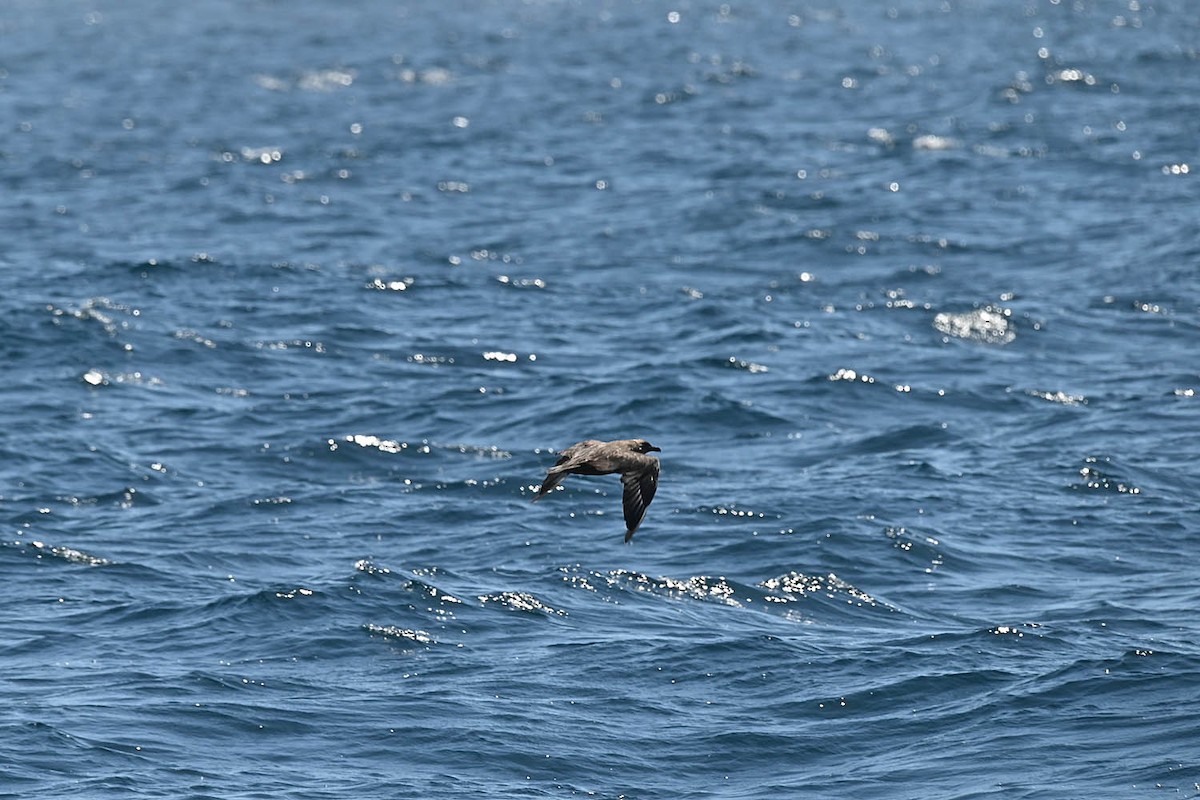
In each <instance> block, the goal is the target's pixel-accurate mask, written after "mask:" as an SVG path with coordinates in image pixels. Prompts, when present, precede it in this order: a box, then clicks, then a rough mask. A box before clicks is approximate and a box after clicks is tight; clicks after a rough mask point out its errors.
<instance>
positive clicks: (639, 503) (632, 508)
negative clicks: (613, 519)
mask: <svg viewBox="0 0 1200 800" xmlns="http://www.w3.org/2000/svg"><path fill="white" fill-rule="evenodd" d="M646 461H647V462H649V463H648V464H646V465H645V466H644V467H643V468H641V469H639V470H633V471H630V472H624V473H622V474H621V483H623V484H625V494H624V497H623V498H622V501H623V502H622V504H623V506H624V510H625V528H626V531H625V541H627V542H628V541H629V540H630V539H632V538H633V534H634V532H635V531H636V530H637V529H638V525H641V524H642V517H644V516H645V515H646V506H648V505H650V501H651V500H653V499H654V493H655V492H656V491H657V490H658V459H655V458H647V459H646Z"/></svg>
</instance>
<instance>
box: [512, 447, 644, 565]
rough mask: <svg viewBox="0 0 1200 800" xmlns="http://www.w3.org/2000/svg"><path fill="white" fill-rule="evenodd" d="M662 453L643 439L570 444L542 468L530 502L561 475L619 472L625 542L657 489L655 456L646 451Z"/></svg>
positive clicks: (555, 482)
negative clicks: (543, 475) (543, 476)
mask: <svg viewBox="0 0 1200 800" xmlns="http://www.w3.org/2000/svg"><path fill="white" fill-rule="evenodd" d="M649 452H662V450H661V449H660V448H658V447H655V446H654V445H652V444H650V443H649V442H647V441H646V440H645V439H618V440H616V441H615V442H600V441H597V440H595V439H586V440H584V441H582V442H579V443H578V444H573V445H571V446H570V447H568V448H567V449H566V450H563V451H562V452H561V453H559V454H558V456H559V458H558V462H557V463H555V465H554V466H553V467H551V468H550V469H548V470H546V480H544V481H543V482H542V488H540V489H538V493H537V496H536V497H534V498H533V502H535V503H536V502H537V501H538V500H541V499H542V498H543V497H545V496H546V494H547V493H549V492H551V491H553V490H554V487H555V486H558V485H559V484H560V483H562V481H563V478H565V477H567V476H568V475H570V474H572V473H574V474H576V475H611V474H612V473H614V472H619V473H621V483H623V484H625V495H624V499H623V502H622V505H623V506H624V508H625V527H626V528H627V530H626V531H625V541H626V542H628V541H629V540H630V539H632V538H633V533H634V531H636V530H637V528H638V525H640V524H641V522H642V517H643V516H645V514H646V506H648V505H650V501H651V500H653V499H654V492H655V490H656V489H658V459H657V458H652V457H650V456H648V455H646V453H649Z"/></svg>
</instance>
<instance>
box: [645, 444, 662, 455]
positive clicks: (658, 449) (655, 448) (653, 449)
mask: <svg viewBox="0 0 1200 800" xmlns="http://www.w3.org/2000/svg"><path fill="white" fill-rule="evenodd" d="M646 452H647V453H661V452H662V448H661V447H655V446H654V445H650V449H649V450H647V451H646Z"/></svg>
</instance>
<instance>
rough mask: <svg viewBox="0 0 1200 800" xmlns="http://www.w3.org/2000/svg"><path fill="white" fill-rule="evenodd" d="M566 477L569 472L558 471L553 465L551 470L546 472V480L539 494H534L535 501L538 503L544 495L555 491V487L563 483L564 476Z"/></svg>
mask: <svg viewBox="0 0 1200 800" xmlns="http://www.w3.org/2000/svg"><path fill="white" fill-rule="evenodd" d="M565 477H567V473H565V472H557V471H555V469H554V468H553V467H551V468H550V471H549V472H547V473H546V480H544V481H542V487H541V488H540V489H538V492H537V494H536V495H534V497H533V502H535V503H536V502H537V501H538V500H541V499H542V498H543V497H545V496H546V495H548V494H550V492H552V491H554V487H556V486H558V485H559V484H560V483H562V482H563V478H565Z"/></svg>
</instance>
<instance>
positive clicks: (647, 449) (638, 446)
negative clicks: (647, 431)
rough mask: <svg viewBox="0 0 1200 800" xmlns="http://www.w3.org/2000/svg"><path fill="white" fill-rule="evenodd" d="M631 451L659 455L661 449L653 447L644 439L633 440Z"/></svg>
mask: <svg viewBox="0 0 1200 800" xmlns="http://www.w3.org/2000/svg"><path fill="white" fill-rule="evenodd" d="M633 449H634V450H636V451H638V452H639V453H651V452H654V453H661V452H662V448H661V447H655V446H654V445H652V444H650V443H649V442H647V441H646V440H645V439H634V440H633Z"/></svg>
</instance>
